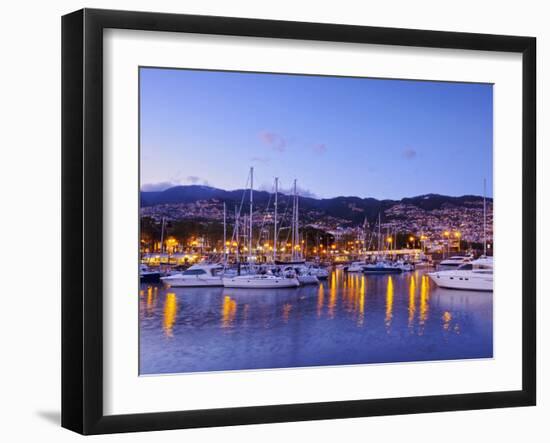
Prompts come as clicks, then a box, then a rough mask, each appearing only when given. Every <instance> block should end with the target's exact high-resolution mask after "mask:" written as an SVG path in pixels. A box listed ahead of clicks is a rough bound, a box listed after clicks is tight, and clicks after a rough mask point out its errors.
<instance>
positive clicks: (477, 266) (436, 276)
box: [428, 257, 493, 291]
mask: <svg viewBox="0 0 550 443" xmlns="http://www.w3.org/2000/svg"><path fill="white" fill-rule="evenodd" d="M428 276H429V277H430V278H431V279H432V281H433V282H434V283H435V284H436V285H437V286H439V287H441V288H446V289H464V290H470V291H492V290H493V258H492V257H481V258H479V259H477V260H473V261H471V262H469V263H464V264H463V265H461V266H459V267H458V268H457V269H452V270H448V271H436V272H430V273H428Z"/></svg>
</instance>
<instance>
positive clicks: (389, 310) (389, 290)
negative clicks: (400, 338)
mask: <svg viewBox="0 0 550 443" xmlns="http://www.w3.org/2000/svg"><path fill="white" fill-rule="evenodd" d="M392 317H393V279H392V277H391V275H390V276H388V285H387V287H386V319H385V322H386V328H387V329H388V332H389V328H390V326H391V321H392Z"/></svg>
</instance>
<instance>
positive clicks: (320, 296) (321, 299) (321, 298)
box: [317, 284, 325, 317]
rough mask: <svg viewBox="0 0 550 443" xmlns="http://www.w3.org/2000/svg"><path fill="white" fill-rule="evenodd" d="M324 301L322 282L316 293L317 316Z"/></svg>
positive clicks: (319, 315) (321, 309) (319, 314)
mask: <svg viewBox="0 0 550 443" xmlns="http://www.w3.org/2000/svg"><path fill="white" fill-rule="evenodd" d="M324 303H325V286H324V285H323V284H320V285H319V291H318V293H317V317H321V313H322V312H323V305H324Z"/></svg>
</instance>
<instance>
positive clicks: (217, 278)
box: [161, 264, 223, 288]
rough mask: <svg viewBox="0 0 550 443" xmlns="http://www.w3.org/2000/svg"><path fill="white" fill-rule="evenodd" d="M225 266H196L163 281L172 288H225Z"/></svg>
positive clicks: (162, 279) (163, 278) (164, 278)
mask: <svg viewBox="0 0 550 443" xmlns="http://www.w3.org/2000/svg"><path fill="white" fill-rule="evenodd" d="M222 273H223V266H221V265H219V264H196V265H193V266H191V267H190V268H189V269H187V270H185V271H183V272H180V273H178V274H174V275H169V276H167V277H162V278H161V281H162V282H163V283H164V284H165V285H167V286H172V287H176V288H177V287H190V286H223V281H222Z"/></svg>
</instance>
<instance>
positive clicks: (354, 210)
mask: <svg viewBox="0 0 550 443" xmlns="http://www.w3.org/2000/svg"><path fill="white" fill-rule="evenodd" d="M247 194H248V191H246V190H243V189H237V190H234V191H225V190H223V189H218V188H213V187H210V186H204V185H189V186H175V187H172V188H169V189H166V190H164V191H160V192H145V191H142V192H141V194H140V195H141V206H142V207H148V206H156V205H163V204H187V203H194V202H197V201H199V200H201V201H209V200H217V201H219V202H225V203H226V204H227V206H228V207H229V208H232V207H234V206H235V205H239V204H240V202H241V201H242V199H243V196H244V202H245V204H247V202H248V195H247ZM270 198H271V204H273V201H272V199H273V195H272V194H270V193H269V192H266V191H254V202H255V204H256V205H259V206H266V205H267V203H268V201H269V200H270ZM487 200H488V201H492V199H487ZM288 201H289V196H286V195H284V194H279V204H280V208H281V210H284V207H285V205H286V203H287V202H288ZM482 201H483V197H480V196H474V195H464V196H461V197H451V196H446V195H439V194H426V195H419V196H416V197H407V198H403V199H401V200H377V199H375V198H360V197H352V196H348V197H344V196H341V197H334V198H328V199H316V198H311V197H300V208H301V210H302V211H306V212H308V213H313V214H315V213H319V215H324V216H330V217H335V218H339V219H345V220H349V221H351V222H353V223H361V222H362V221H363V220H364V218H365V216H366V217H367V218H368V219H369V220H373V219H374V218H376V217H378V213H379V212H380V210H382V214H383V211H385V210H386V209H389V208H391V207H393V206H396V205H398V204H401V205H410V206H415V207H418V208H420V209H423V210H426V211H432V210H434V209H441V208H443V207H449V206H455V207H461V206H472V205H479V204H481V202H482Z"/></svg>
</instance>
